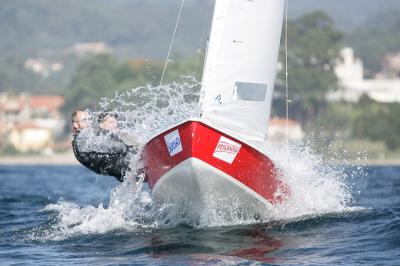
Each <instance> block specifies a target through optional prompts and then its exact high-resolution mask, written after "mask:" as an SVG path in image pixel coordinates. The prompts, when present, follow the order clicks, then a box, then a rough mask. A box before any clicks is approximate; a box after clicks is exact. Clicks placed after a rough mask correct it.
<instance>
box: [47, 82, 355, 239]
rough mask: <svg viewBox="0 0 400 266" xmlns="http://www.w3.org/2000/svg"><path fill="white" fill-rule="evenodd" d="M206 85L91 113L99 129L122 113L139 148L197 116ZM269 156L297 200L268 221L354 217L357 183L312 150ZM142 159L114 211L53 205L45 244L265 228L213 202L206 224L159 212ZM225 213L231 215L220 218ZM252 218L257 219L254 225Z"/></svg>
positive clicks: (168, 89)
mask: <svg viewBox="0 0 400 266" xmlns="http://www.w3.org/2000/svg"><path fill="white" fill-rule="evenodd" d="M198 98H199V83H198V82H196V81H194V80H193V79H191V78H184V79H183V81H182V82H181V83H173V84H169V85H165V86H158V87H151V86H145V87H139V88H136V89H133V90H131V91H128V92H125V93H120V94H117V95H116V96H115V97H114V98H113V99H103V100H102V101H101V102H100V104H99V110H95V111H92V117H93V122H95V119H94V118H95V117H96V116H97V115H98V113H99V112H101V111H104V110H107V111H113V112H117V113H118V114H119V116H120V117H119V118H120V120H122V124H121V125H122V130H121V133H123V134H125V135H126V136H127V139H128V140H129V139H132V142H135V145H137V146H139V147H143V145H144V143H145V142H146V141H148V140H149V138H151V137H152V136H154V135H155V134H157V133H159V132H161V131H162V130H163V129H165V128H167V127H171V126H173V125H175V124H176V123H178V122H180V121H182V120H185V119H187V118H190V117H194V116H196V115H197V114H198V109H197V101H198ZM268 150H269V156H270V158H271V159H272V160H273V161H274V162H275V163H276V165H277V167H278V168H279V170H280V171H281V173H282V179H283V181H284V182H285V183H286V184H287V186H288V189H289V191H290V196H289V197H288V199H287V200H286V201H284V202H283V203H282V204H280V205H278V206H276V208H275V209H274V210H273V211H272V212H271V213H270V215H269V216H268V217H266V221H270V220H288V219H289V220H291V219H297V218H299V217H304V216H309V215H312V216H314V215H321V214H324V213H332V212H346V211H351V210H352V209H351V207H349V205H350V203H351V200H352V193H351V185H350V184H351V183H350V182H349V181H348V177H349V176H348V174H346V173H345V171H343V170H340V169H337V168H336V167H333V166H330V165H327V164H325V163H324V162H323V160H322V158H321V157H320V156H318V155H315V154H313V153H312V152H311V151H310V150H309V149H308V148H307V146H292V147H289V149H288V150H287V149H286V148H282V147H277V146H276V147H274V146H268ZM140 166H141V163H140V160H139V156H136V157H134V158H133V159H132V160H131V167H132V169H133V171H132V173H130V174H128V177H127V179H126V181H124V182H123V183H121V184H119V185H118V186H116V187H115V188H114V189H113V190H112V191H111V194H110V203H109V205H108V206H107V207H104V206H103V205H101V204H100V205H99V206H97V207H95V206H83V207H82V206H79V205H77V204H74V203H69V202H59V203H57V204H49V205H48V206H46V207H45V209H44V211H49V212H53V213H55V214H56V216H57V217H56V222H55V223H54V224H53V225H52V226H51V228H50V229H49V230H48V232H46V234H41V236H40V238H41V239H64V238H69V237H71V236H76V235H81V234H102V233H106V232H110V231H114V230H128V231H135V230H145V229H149V228H163V227H171V226H176V225H177V224H181V223H185V224H189V225H192V226H200V227H207V226H229V225H237V224H247V223H257V222H260V221H259V220H256V219H254V218H251V216H247V215H243V213H238V209H237V208H236V207H235V204H234V203H232V204H229V206H226V204H225V205H223V206H222V205H221V204H219V203H218V200H216V199H213V198H212V195H210V200H209V204H208V206H207V208H205V209H204V210H203V213H202V214H201V215H200V217H198V216H197V217H196V218H194V217H193V216H191V215H190V213H188V212H183V211H182V206H178V205H165V206H158V205H155V204H153V202H152V199H151V195H150V190H149V188H148V187H147V184H143V183H142V182H141V181H140V180H139V182H136V176H134V174H133V173H136V170H137V169H139V168H140ZM221 208H224V209H225V211H224V212H221V211H220V210H221ZM249 217H250V218H249Z"/></svg>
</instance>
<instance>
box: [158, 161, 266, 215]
mask: <svg viewBox="0 0 400 266" xmlns="http://www.w3.org/2000/svg"><path fill="white" fill-rule="evenodd" d="M152 194H153V199H154V201H155V202H156V203H159V204H167V205H174V206H176V205H179V206H176V207H177V208H181V210H182V211H183V212H188V213H189V214H190V215H194V216H198V218H200V219H204V218H206V219H207V217H209V218H210V217H211V218H216V216H218V217H220V218H223V219H225V218H228V219H229V218H233V219H236V218H240V219H248V218H250V219H254V218H255V219H257V220H259V219H264V218H266V217H267V216H268V214H271V211H272V210H273V205H272V204H271V203H269V202H268V201H267V200H265V199H264V198H262V197H261V196H260V195H258V194H257V193H256V192H254V191H253V190H251V189H250V188H248V187H247V186H245V185H244V184H242V183H241V182H239V181H237V180H236V179H235V178H233V177H231V176H229V175H227V174H226V173H224V172H222V171H220V170H218V169H216V168H214V167H212V166H211V165H209V164H207V163H205V162H203V161H201V160H199V159H197V158H193V157H191V158H189V159H186V160H185V161H183V162H182V163H180V164H178V165H177V166H176V167H174V168H172V169H171V170H170V171H168V172H167V173H166V174H164V175H163V176H162V177H161V178H160V179H159V180H158V182H157V183H156V185H155V186H154V188H153V192H152Z"/></svg>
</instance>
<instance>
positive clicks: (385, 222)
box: [0, 165, 400, 265]
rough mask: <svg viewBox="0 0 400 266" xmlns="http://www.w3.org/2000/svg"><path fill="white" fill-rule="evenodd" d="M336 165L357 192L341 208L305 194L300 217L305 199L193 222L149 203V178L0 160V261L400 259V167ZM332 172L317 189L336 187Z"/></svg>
mask: <svg viewBox="0 0 400 266" xmlns="http://www.w3.org/2000/svg"><path fill="white" fill-rule="evenodd" d="M332 171H335V170H332ZM322 172H324V173H325V174H326V172H327V170H324V171H322ZM335 173H337V172H335ZM339 173H341V174H342V175H345V176H346V178H345V179H343V180H342V181H341V182H345V183H344V184H342V185H345V186H346V187H347V188H348V191H347V192H348V193H350V194H351V199H348V198H346V199H345V203H343V202H341V203H340V204H342V205H341V206H342V208H335V207H332V206H334V204H332V203H330V204H329V205H327V206H316V205H323V204H324V202H323V201H318V199H317V198H313V199H308V198H307V196H306V195H307V194H306V193H305V194H304V195H303V196H304V204H307V206H311V203H312V202H314V204H315V205H314V206H312V208H311V207H308V209H307V212H305V213H303V212H302V211H299V215H298V216H296V215H295V214H293V213H295V210H298V209H300V208H301V206H302V202H297V203H298V205H296V207H295V208H294V209H293V210H291V215H289V216H284V215H283V216H282V219H279V218H277V217H274V218H273V219H271V220H266V221H261V222H260V221H259V222H257V221H255V222H241V221H240V219H239V220H236V222H233V223H232V220H230V221H229V223H224V221H220V223H216V222H215V220H210V221H212V222H210V224H209V225H207V224H206V223H203V224H201V225H198V224H197V225H196V224H191V223H190V222H187V221H186V222H185V221H184V220H177V221H176V222H175V223H174V222H171V219H173V218H171V217H172V216H169V218H168V219H166V218H165V217H166V216H168V213H166V212H168V211H172V210H171V209H169V210H165V209H164V210H160V209H158V210H157V209H154V208H152V207H151V206H150V205H151V196H150V193H149V191H148V189H147V188H146V185H144V186H140V187H135V186H134V185H132V184H130V185H132V186H130V185H120V184H119V183H118V182H117V181H115V180H114V179H113V178H112V177H105V176H98V175H95V174H93V173H91V172H90V171H88V170H86V169H85V168H83V167H80V166H4V165H3V166H0V265H24V264H29V265H255V264H256V265H257V264H265V265H400V167H397V166H373V167H372V166H371V167H351V166H343V167H341V170H340V171H339ZM321 175H322V174H321ZM298 178H301V175H300V176H298ZM328 179H329V178H328ZM326 180H327V177H326V176H325V177H323V178H321V179H319V180H318V182H316V183H314V184H319V186H320V187H318V185H314V187H315V189H316V190H320V192H319V193H322V194H329V193H330V191H332V184H330V185H329V186H327V185H326V183H327V182H326ZM298 185H299V186H301V180H299V184H298ZM324 186H327V187H326V188H327V189H326V190H324V189H322V188H323V187H324ZM127 190H128V192H127ZM307 190H308V193H310V195H311V194H312V193H313V191H312V187H308V188H307ZM121 191H124V192H121ZM294 191H295V192H296V190H294ZM347 192H346V193H347ZM126 194H131V195H135V196H134V197H133V198H127V197H126ZM124 195H125V196H124ZM325 196H326V195H320V196H319V197H320V198H321V199H326V198H324V197H325ZM315 197H316V196H315ZM331 198H332V197H331ZM331 198H329V197H328V199H330V200H331V201H332V199H331ZM342 200H343V199H341V200H339V201H342ZM125 201H130V203H129V204H128V205H127V204H125V203H126V202H125ZM297 201H301V200H299V199H297ZM308 201H309V202H308ZM121 202H124V204H122V203H121ZM287 208H290V207H287ZM330 208H331V209H330ZM172 209H173V208H172ZM313 210H315V211H313ZM321 210H324V211H321ZM281 211H282V210H281Z"/></svg>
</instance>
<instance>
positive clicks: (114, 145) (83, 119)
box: [72, 110, 137, 182]
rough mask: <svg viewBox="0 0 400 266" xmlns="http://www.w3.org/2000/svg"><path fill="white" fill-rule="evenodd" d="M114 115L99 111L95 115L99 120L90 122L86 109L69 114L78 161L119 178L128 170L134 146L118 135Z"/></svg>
mask: <svg viewBox="0 0 400 266" xmlns="http://www.w3.org/2000/svg"><path fill="white" fill-rule="evenodd" d="M117 119H118V116H117V115H116V114H115V113H102V114H101V115H99V117H98V120H97V122H98V124H96V125H90V121H89V113H88V112H87V111H84V110H77V111H75V112H74V113H73V114H72V132H73V140H72V148H73V151H74V154H75V157H76V159H77V160H78V161H79V162H80V163H81V164H83V165H84V166H86V167H87V168H89V169H90V170H92V171H94V172H96V173H98V174H102V175H109V176H114V177H115V178H116V179H118V181H120V182H122V181H123V180H124V178H125V176H126V174H127V173H129V172H130V171H131V169H130V167H129V161H130V160H129V159H130V158H131V157H132V156H133V155H135V154H136V153H137V149H136V148H135V146H133V145H127V144H126V143H124V141H122V140H121V138H120V137H119V136H118V134H117V128H118V121H117Z"/></svg>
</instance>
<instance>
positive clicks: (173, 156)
mask: <svg viewBox="0 0 400 266" xmlns="http://www.w3.org/2000/svg"><path fill="white" fill-rule="evenodd" d="M189 159H196V160H198V161H201V162H203V165H206V166H207V167H209V168H210V169H215V170H216V171H218V173H221V174H222V175H224V176H225V177H227V178H228V179H229V178H231V179H232V181H233V182H236V183H237V184H239V185H240V186H242V185H243V186H244V187H245V188H247V189H248V190H250V191H252V192H254V194H255V195H256V196H259V198H262V199H264V200H265V201H267V202H269V203H271V204H275V203H277V202H281V201H282V200H283V198H284V197H285V195H286V194H287V189H286V187H285V185H284V184H283V183H282V181H281V180H280V179H279V174H278V171H277V169H276V167H275V165H274V164H273V162H272V161H271V160H270V159H269V158H268V157H267V156H265V155H264V154H262V153H261V152H259V151H257V150H256V149H254V148H253V147H251V146H249V145H247V144H245V143H243V142H241V141H239V140H237V139H234V138H232V137H230V136H228V135H227V134H225V133H223V132H220V131H218V130H216V129H214V128H212V127H210V126H208V125H206V124H204V123H202V122H199V121H187V122H184V123H182V124H180V125H178V126H176V127H174V128H171V129H169V130H167V131H165V132H163V133H162V134H160V135H158V136H157V137H155V138H153V139H152V140H151V141H149V142H148V143H147V144H146V146H145V148H144V153H143V160H144V164H145V167H146V169H147V170H146V174H147V179H148V182H149V184H150V187H151V188H152V189H154V188H155V187H156V186H157V184H159V183H161V181H162V179H163V177H164V176H167V175H168V174H169V173H172V172H171V171H173V170H174V169H176V168H177V166H179V165H180V164H182V163H183V162H185V161H187V160H189ZM189 167H191V166H189ZM189 174H190V173H189ZM189 174H188V175H189ZM200 174H201V173H200ZM208 175H209V174H208ZM188 178H190V177H188ZM211 180H212V179H211ZM175 185H176V186H178V187H179V184H175ZM182 189H184V188H182ZM216 189H218V188H216ZM177 190H178V191H179V188H178V189H177ZM163 193H165V192H163ZM224 193H226V192H224ZM228 193H229V192H228ZM174 194H176V192H174ZM163 196H165V197H168V195H163ZM175 196H176V195H175Z"/></svg>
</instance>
